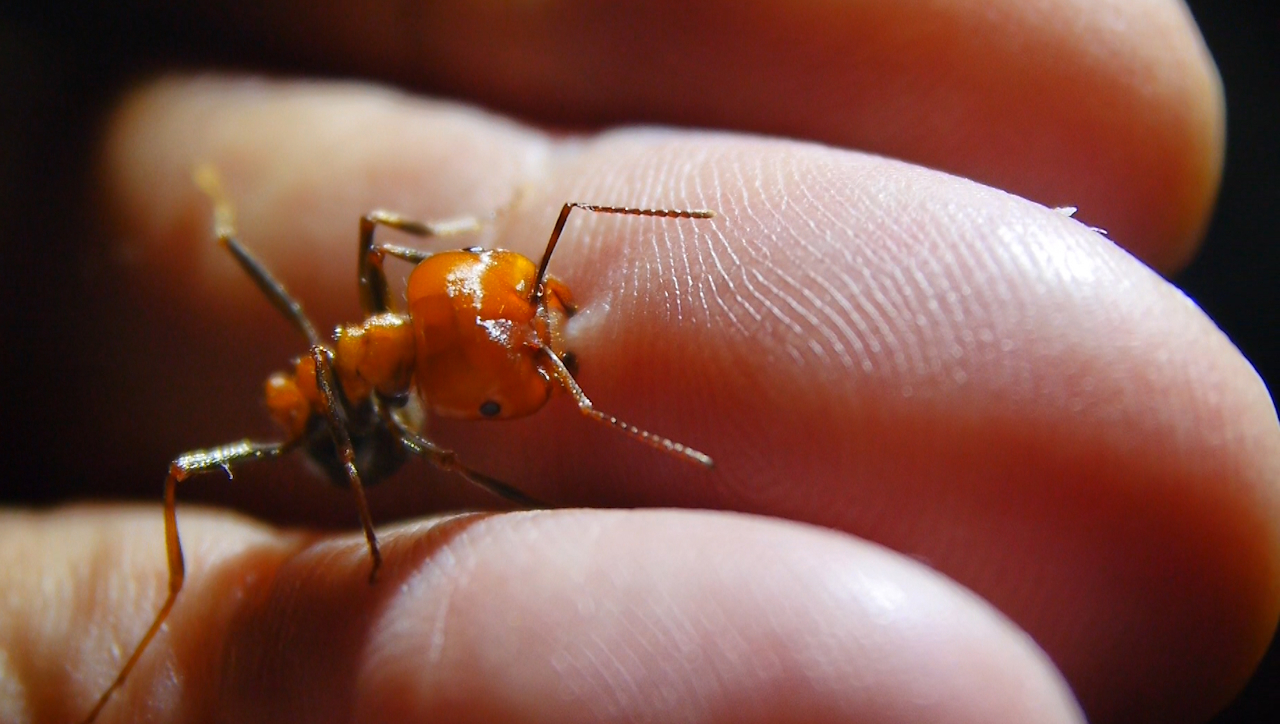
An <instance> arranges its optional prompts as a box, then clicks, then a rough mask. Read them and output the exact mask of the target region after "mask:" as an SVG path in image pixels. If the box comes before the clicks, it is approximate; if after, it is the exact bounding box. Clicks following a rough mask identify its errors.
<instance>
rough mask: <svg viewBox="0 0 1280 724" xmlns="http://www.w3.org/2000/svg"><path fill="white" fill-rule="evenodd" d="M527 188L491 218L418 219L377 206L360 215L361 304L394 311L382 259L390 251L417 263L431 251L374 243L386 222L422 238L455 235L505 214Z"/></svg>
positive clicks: (367, 309) (369, 309) (378, 311)
mask: <svg viewBox="0 0 1280 724" xmlns="http://www.w3.org/2000/svg"><path fill="white" fill-rule="evenodd" d="M527 191H528V189H527V187H525V186H521V187H520V188H518V189H517V190H516V193H515V194H513V195H512V197H511V200H510V201H508V202H507V203H506V204H504V205H503V206H502V207H501V208H499V209H497V210H496V211H494V212H493V213H491V214H489V216H488V218H484V219H482V218H479V217H475V216H461V217H458V218H456V219H449V220H447V221H435V222H429V221H417V220H414V219H408V218H405V217H403V216H401V215H400V214H397V213H394V212H391V211H385V210H383V209H378V210H376V211H371V212H369V213H368V214H366V215H364V216H363V217H361V219H360V255H359V259H358V260H357V262H356V263H357V265H358V269H359V279H360V307H361V309H362V310H363V311H364V313H365V315H366V316H371V315H374V314H381V313H383V312H390V311H393V310H392V309H391V293H390V290H389V289H388V287H387V275H386V272H385V271H383V268H382V262H383V260H384V259H385V258H386V256H387V255H388V254H389V255H391V256H394V257H396V258H397V259H403V260H404V261H407V262H409V263H411V264H417V263H419V262H421V261H422V260H424V259H426V258H427V257H429V256H431V253H430V252H425V251H421V250H419V249H411V248H408V247H404V246H396V245H394V244H375V243H374V241H373V233H374V231H375V230H376V229H377V228H378V227H379V226H387V227H390V228H392V229H397V230H399V231H403V232H405V233H406V234H412V235H414V236H420V237H423V238H426V237H432V236H453V235H455V234H465V233H469V232H473V231H479V230H480V229H481V228H483V227H484V225H485V224H486V223H489V222H492V221H493V220H495V219H499V218H501V217H502V216H504V215H506V214H507V213H508V212H509V211H510V210H511V209H513V208H515V207H516V206H518V205H519V204H520V201H521V200H522V199H524V197H525V195H526V193H527Z"/></svg>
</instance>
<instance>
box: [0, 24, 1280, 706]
mask: <svg viewBox="0 0 1280 724" xmlns="http://www.w3.org/2000/svg"><path fill="white" fill-rule="evenodd" d="M1190 6H1191V9H1192V12H1193V14H1194V15H1195V17H1196V20H1197V21H1198V22H1199V24H1200V27H1201V30H1202V32H1203V33H1204V36H1205V39H1206V41H1207V42H1208V45H1209V48H1210V50H1211V52H1212V53H1213V56H1214V59H1215V60H1216V61H1217V63H1218V67H1219V70H1220V71H1221V74H1222V77H1223V81H1224V84H1225V86H1226V97H1227V129H1228V131H1227V159H1226V173H1225V177H1224V181H1223V185H1222V192H1221V197H1220V200H1219V203H1218V206H1217V210H1216V212H1215V214H1214V217H1213V221H1212V224H1211V226H1210V229H1209V234H1208V240H1207V242H1206V244H1205V246H1204V249H1203V251H1202V253H1201V254H1200V256H1199V258H1198V259H1197V260H1196V261H1195V262H1194V263H1193V265H1192V266H1191V267H1190V268H1189V269H1188V270H1187V271H1186V272H1185V273H1183V274H1182V275H1180V276H1179V277H1178V278H1177V279H1176V280H1175V281H1176V282H1177V283H1178V284H1179V285H1180V286H1181V287H1182V288H1183V289H1185V290H1186V291H1187V293H1188V294H1189V295H1190V296H1191V297H1192V298H1194V299H1195V300H1196V301H1197V302H1198V303H1199V304H1200V305H1201V306H1202V307H1203V308H1204V310H1205V311H1206V312H1207V313H1208V314H1209V316H1210V317H1212V318H1213V319H1214V320H1215V321H1216V322H1217V323H1218V325H1219V326H1220V327H1222V329H1223V330H1224V331H1225V332H1226V333H1227V334H1228V335H1229V336H1230V337H1231V339H1232V340H1233V341H1234V342H1235V343H1236V344H1237V345H1238V346H1239V348H1240V349H1241V351H1243V353H1244V354H1245V356H1246V357H1248V358H1249V360H1250V361H1252V362H1253V364H1254V365H1255V366H1256V367H1257V368H1258V370H1259V372H1260V373H1261V375H1262V377H1263V378H1264V379H1265V380H1267V382H1268V387H1269V388H1270V389H1271V390H1273V393H1272V399H1273V401H1274V399H1275V394H1274V390H1275V389H1276V385H1277V384H1280V10H1278V9H1277V8H1278V7H1280V3H1276V2H1257V3H1248V2H1220V1H1218V2H1215V1H1214V0H1195V1H1194V2H1191V3H1190ZM235 43H236V39H235V38H225V37H215V36H214V31H213V30H211V29H208V28H205V27H192V26H191V24H190V23H189V22H185V21H184V18H182V17H181V16H180V15H178V14H166V11H156V10H155V9H154V8H153V10H152V11H151V12H146V13H135V12H131V11H130V10H129V8H128V7H127V6H124V7H122V6H119V5H116V4H105V3H104V4H99V5H90V6H85V5H81V4H77V3H59V2H53V3H45V4H42V5H40V6H38V7H36V6H25V7H11V6H3V7H0V84H2V85H0V88H2V89H3V90H0V139H2V140H0V233H3V237H2V238H3V244H0V254H2V255H3V256H0V270H3V278H2V279H0V281H3V294H4V298H3V304H4V307H3V308H4V312H3V314H4V315H5V316H4V322H5V326H4V329H5V332H4V338H3V340H0V345H2V346H3V349H4V351H3V354H4V374H3V385H2V386H0V391H2V393H3V398H0V404H2V405H3V408H4V409H3V419H4V427H3V428H0V429H2V430H3V436H0V437H3V440H4V443H3V444H4V449H5V452H6V453H7V454H6V455H5V457H4V462H3V465H4V466H5V468H6V472H5V474H3V476H0V502H5V503H19V504H45V503H52V502H57V501H59V500H64V499H67V498H70V497H73V496H75V495H83V494H84V492H85V491H83V490H81V489H79V488H78V484H77V481H75V480H69V479H66V476H60V475H58V474H57V470H58V469H59V464H58V460H59V459H60V458H61V457H63V456H66V455H68V454H69V451H70V450H73V449H74V442H75V441H73V440H65V439H61V438H60V437H59V434H58V420H59V416H60V415H64V414H69V413H70V412H73V411H69V410H67V409H66V405H65V404H64V403H65V402H66V401H65V400H58V404H50V395H49V394H48V392H47V386H48V385H49V384H56V383H57V380H56V373H57V371H58V370H59V369H61V368H63V367H64V366H65V364H66V363H65V360H63V359H61V358H60V355H62V354H63V352H64V351H65V344H50V341H51V335H54V334H56V333H55V332H54V331H51V330H50V329H49V328H48V327H47V325H46V324H45V322H47V320H42V319H40V317H39V312H38V311H36V312H33V311H32V310H39V309H41V308H44V304H45V303H46V302H47V301H48V299H49V298H48V295H50V294H56V293H57V291H56V290H49V289H47V288H43V287H42V286H41V285H37V284H36V283H35V282H34V281H33V280H34V279H35V278H36V277H35V275H31V274H28V273H27V271H28V270H29V269H30V268H31V265H34V264H48V263H50V259H51V258H57V257H58V255H59V252H61V251H63V250H64V249H62V248H60V244H65V243H66V242H65V241H60V239H67V238H72V236H73V235H74V234H75V233H76V232H78V231H80V230H81V228H80V226H81V224H82V223H83V221H82V220H78V219H76V218H75V217H74V210H75V209H76V208H77V205H78V200H77V198H76V196H75V194H76V193H77V192H76V191H71V192H69V191H68V189H73V190H74V189H81V190H82V189H83V188H84V184H83V182H84V179H83V176H82V174H83V172H84V167H85V164H84V159H85V158H87V157H89V155H90V152H91V150H92V144H93V135H92V131H91V130H90V129H92V128H94V127H95V124H94V120H95V119H96V118H97V115H98V114H99V113H100V112H101V110H102V109H103V108H105V107H106V104H108V103H109V102H110V100H111V98H112V97H113V95H114V93H115V92H116V91H117V90H118V89H119V84H120V83H122V82H123V79H125V78H127V77H128V76H129V74H130V72H131V71H134V70H137V69H140V68H145V67H147V64H149V63H150V64H160V63H163V62H165V61H166V59H170V58H174V57H184V58H186V59H187V62H188V63H189V62H191V59H192V58H197V59H198V58H202V57H207V58H208V59H210V60H211V61H215V62H217V61H226V60H227V59H228V58H229V57H235V58H237V59H238V61H239V62H240V63H243V64H245V65H250V64H255V63H261V64H264V65H266V66H267V67H277V68H279V69H281V70H282V71H284V72H288V71H290V70H300V69H297V68H295V67H294V66H293V64H292V63H291V62H290V60H289V59H281V58H263V57H261V56H257V57H255V56H254V54H253V53H246V52H241V51H243V50H244V49H242V48H238V47H236V45H235ZM108 59H110V62H107V60H108ZM428 90H429V89H428ZM51 371H52V372H51ZM33 470H37V471H40V472H42V473H43V474H39V475H35V476H33V475H31V474H30V473H31V472H32V471H33ZM32 480H37V481H39V485H38V486H34V487H33V486H32V485H31V483H30V481H32ZM19 481H21V482H22V483H23V484H24V486H23V487H17V483H18V482H19ZM1214 721H1215V722H1217V723H1218V724H1228V723H1230V724H1244V723H1246V722H1248V723H1251V724H1252V723H1261V722H1268V723H1271V722H1280V646H1277V644H1276V641H1275V640H1274V639H1273V642H1272V646H1271V650H1270V651H1269V653H1268V655H1267V658H1266V660H1265V661H1264V663H1263V665H1262V667H1261V669H1260V670H1259V672H1258V673H1257V675H1256V676H1255V677H1254V679H1253V681H1252V682H1251V683H1250V684H1249V686H1248V688H1247V689H1246V690H1245V692H1244V693H1243V694H1242V695H1241V696H1240V697H1239V698H1238V699H1237V700H1236V702H1235V703H1233V704H1232V705H1231V706H1230V707H1229V708H1228V709H1227V710H1226V711H1225V712H1223V713H1222V714H1221V715H1220V716H1219V717H1217V718H1216V719H1215V720H1214Z"/></svg>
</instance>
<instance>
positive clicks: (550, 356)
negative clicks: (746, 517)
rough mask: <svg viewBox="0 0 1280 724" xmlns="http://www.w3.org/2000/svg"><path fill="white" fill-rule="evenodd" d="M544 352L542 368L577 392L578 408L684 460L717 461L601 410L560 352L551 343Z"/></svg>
mask: <svg viewBox="0 0 1280 724" xmlns="http://www.w3.org/2000/svg"><path fill="white" fill-rule="evenodd" d="M542 352H543V357H545V358H546V364H544V365H542V369H543V370H544V371H545V372H546V373H547V374H548V375H549V376H550V377H551V379H553V380H555V381H556V382H557V383H559V384H560V386H561V387H563V388H564V389H565V391H566V392H568V393H569V394H570V395H572V396H573V399H574V402H576V403H578V411H579V412H581V413H582V414H583V415H586V416H587V417H589V418H591V419H592V420H595V421H596V422H600V423H604V424H605V425H609V426H611V427H615V428H617V429H619V430H621V431H622V432H624V433H626V434H627V435H630V436H631V437H634V438H636V439H637V440H639V441H640V442H643V443H644V444H646V445H648V446H649V447H652V448H654V449H657V450H661V451H662V452H664V453H667V454H668V455H672V456H674V457H677V458H680V459H681V460H685V461H688V462H691V463H696V464H698V465H701V466H703V467H705V468H710V467H713V466H714V465H715V462H714V461H713V460H712V459H711V457H710V456H708V455H706V454H705V453H702V452H699V451H697V450H694V449H693V448H691V447H689V446H688V445H684V444H681V443H678V442H676V441H675V440H671V439H670V438H665V437H663V436H661V435H658V434H656V433H652V432H649V431H648V430H641V429H640V428H638V427H636V426H635V425H632V424H631V423H629V422H624V421H622V420H619V419H618V418H616V417H614V416H613V415H609V414H606V413H603V412H600V411H599V410H597V409H596V408H595V405H593V404H592V403H591V400H590V399H589V398H588V397H587V395H586V393H585V392H583V391H582V388H581V387H579V386H578V382H577V380H575V379H573V375H572V374H570V373H569V368H568V367H566V366H565V363H564V361H563V360H561V359H560V358H559V357H558V356H556V353H555V352H553V351H552V350H551V348H550V347H543V348H542Z"/></svg>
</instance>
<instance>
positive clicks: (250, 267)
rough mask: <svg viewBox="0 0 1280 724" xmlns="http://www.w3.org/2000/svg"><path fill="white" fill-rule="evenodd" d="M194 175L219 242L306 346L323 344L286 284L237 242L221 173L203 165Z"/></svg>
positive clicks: (231, 212) (232, 213) (233, 218)
mask: <svg viewBox="0 0 1280 724" xmlns="http://www.w3.org/2000/svg"><path fill="white" fill-rule="evenodd" d="M193 175H194V178H195V182H196V184H197V185H198V186H199V187H200V190H202V191H204V193H205V195H207V196H208V197H209V198H210V199H211V200H212V201H213V231H214V233H215V234H216V235H217V237H218V243H219V244H221V245H222V248H224V249H226V250H227V251H229V252H231V256H232V257H234V258H235V260H236V262H237V263H239V264H240V268H241V269H244V271H245V273H247V274H248V275H249V278H250V279H252V280H253V283H254V284H256V285H257V286H258V289H260V290H261V291H262V293H263V294H265V295H266V296H267V299H268V300H270V302H271V304H272V306H274V307H275V308H276V309H278V310H279V311H280V313H281V314H283V315H284V316H285V318H286V319H288V320H289V321H290V322H291V323H293V326H294V327H295V328H297V330H298V331H299V332H301V333H302V336H303V337H306V338H307V344H309V345H311V346H313V347H314V346H316V345H318V344H320V335H319V334H317V333H316V328H315V325H313V324H311V320H309V319H307V315H306V313H305V312H303V311H302V304H301V303H300V302H298V300H296V299H294V298H293V296H292V295H290V294H289V292H288V290H286V289H285V288H284V285H283V284H281V283H280V282H279V281H278V280H277V279H276V278H275V277H273V276H272V275H271V272H269V271H267V268H266V267H265V266H263V264H262V262H261V261H258V259H257V258H256V257H254V256H253V254H250V253H249V250H248V249H246V248H245V247H244V245H242V244H241V243H240V242H239V241H236V238H235V235H236V230H235V212H234V211H233V210H232V207H231V202H230V201H228V200H227V197H226V194H225V193H224V192H223V190H222V181H221V179H219V177H218V172H217V171H215V170H214V169H213V167H212V166H201V167H199V168H197V169H196V170H195V173H194V174H193Z"/></svg>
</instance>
